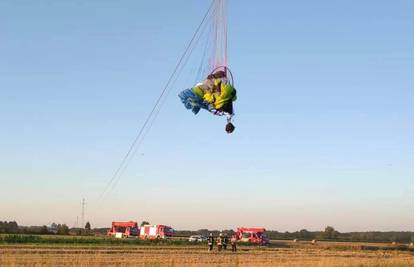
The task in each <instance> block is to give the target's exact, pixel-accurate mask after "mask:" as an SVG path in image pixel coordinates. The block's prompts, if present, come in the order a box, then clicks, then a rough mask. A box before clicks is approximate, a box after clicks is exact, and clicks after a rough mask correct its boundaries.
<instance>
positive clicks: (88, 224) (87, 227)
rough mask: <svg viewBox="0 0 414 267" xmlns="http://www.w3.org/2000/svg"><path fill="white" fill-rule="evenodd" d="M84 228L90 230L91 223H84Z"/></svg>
mask: <svg viewBox="0 0 414 267" xmlns="http://www.w3.org/2000/svg"><path fill="white" fill-rule="evenodd" d="M85 229H86V230H88V231H90V230H91V224H90V222H87V223H86V224H85Z"/></svg>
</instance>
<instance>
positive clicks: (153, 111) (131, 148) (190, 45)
mask: <svg viewBox="0 0 414 267" xmlns="http://www.w3.org/2000/svg"><path fill="white" fill-rule="evenodd" d="M217 1H222V0H213V1H212V3H211V4H210V7H209V8H208V10H207V12H206V14H205V15H204V17H203V19H202V20H201V22H200V24H199V25H198V27H197V28H196V31H195V32H194V34H193V36H192V38H191V39H190V42H189V43H188V45H187V46H186V49H185V50H184V53H183V54H182V55H181V57H180V58H179V60H178V62H177V64H176V66H175V68H174V70H173V72H172V74H171V75H170V77H169V78H168V80H167V83H166V84H165V86H164V87H163V89H162V91H161V93H160V95H159V96H158V98H157V100H156V101H155V104H154V106H153V108H152V109H151V111H150V113H149V114H148V116H147V117H146V119H145V121H144V123H143V124H142V126H141V127H140V128H139V129H138V131H137V134H136V136H135V138H134V140H133V142H132V143H131V145H130V146H129V149H128V151H127V153H126V154H125V155H124V157H123V158H122V160H121V163H120V164H119V166H118V168H117V169H116V170H115V172H114V173H113V175H112V176H111V179H110V180H109V181H108V183H107V184H106V187H105V189H104V190H103V192H102V193H101V195H100V200H103V199H104V198H105V196H106V195H107V194H108V193H109V192H110V191H111V190H110V189H111V188H113V187H114V186H115V185H116V183H117V181H118V180H119V179H120V177H121V175H122V173H123V172H124V170H125V169H126V168H127V166H128V163H129V161H130V158H131V157H132V156H133V155H134V154H135V152H136V150H137V148H138V146H137V145H139V144H141V142H142V140H143V137H144V136H145V135H146V133H147V132H148V130H149V128H148V126H149V127H150V126H151V125H152V123H153V120H154V119H155V117H156V115H157V114H158V113H159V110H160V106H161V104H162V99H163V98H164V96H165V95H166V93H167V91H168V89H169V88H170V87H171V85H172V84H173V83H174V82H175V81H176V79H177V78H178V76H179V75H178V74H179V72H180V71H181V70H182V68H183V67H184V65H185V63H186V62H187V61H186V60H185V59H186V58H187V56H188V55H189V54H191V52H192V50H193V45H194V44H195V43H196V42H197V41H198V40H199V38H197V37H198V36H199V33H200V32H201V30H202V28H203V25H205V23H206V21H207V19H208V18H209V16H210V15H211V13H212V10H213V7H215V3H216V2H217ZM214 13H215V12H214Z"/></svg>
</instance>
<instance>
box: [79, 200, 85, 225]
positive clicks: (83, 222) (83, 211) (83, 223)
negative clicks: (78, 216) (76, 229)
mask: <svg viewBox="0 0 414 267" xmlns="http://www.w3.org/2000/svg"><path fill="white" fill-rule="evenodd" d="M81 204H82V220H81V223H82V224H81V227H80V228H85V207H86V201H85V199H84V198H82V202H81Z"/></svg>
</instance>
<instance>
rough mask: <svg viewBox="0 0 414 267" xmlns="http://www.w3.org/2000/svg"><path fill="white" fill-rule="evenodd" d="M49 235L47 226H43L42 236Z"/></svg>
mask: <svg viewBox="0 0 414 267" xmlns="http://www.w3.org/2000/svg"><path fill="white" fill-rule="evenodd" d="M48 233H49V231H48V230H47V226H46V225H43V226H42V228H41V229H40V234H42V235H46V234H48Z"/></svg>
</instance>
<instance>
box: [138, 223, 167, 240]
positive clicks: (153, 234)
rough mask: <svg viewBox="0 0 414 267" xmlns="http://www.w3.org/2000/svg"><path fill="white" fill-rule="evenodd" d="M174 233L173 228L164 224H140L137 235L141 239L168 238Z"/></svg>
mask: <svg viewBox="0 0 414 267" xmlns="http://www.w3.org/2000/svg"><path fill="white" fill-rule="evenodd" d="M173 234H174V230H173V229H172V228H171V227H169V226H166V225H144V226H141V232H140V235H139V237H140V238H141V239H168V238H171V237H172V236H173Z"/></svg>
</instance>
